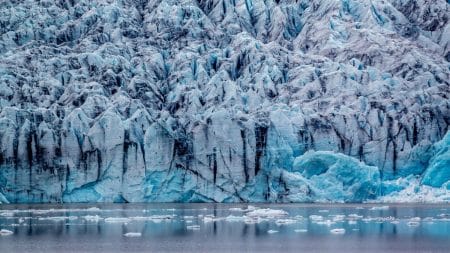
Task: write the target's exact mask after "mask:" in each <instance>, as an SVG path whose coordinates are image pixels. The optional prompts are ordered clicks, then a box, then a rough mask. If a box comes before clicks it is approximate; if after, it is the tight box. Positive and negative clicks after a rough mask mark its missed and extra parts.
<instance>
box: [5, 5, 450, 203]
mask: <svg viewBox="0 0 450 253" xmlns="http://www.w3.org/2000/svg"><path fill="white" fill-rule="evenodd" d="M449 18H450V4H449V2H448V0H447V1H446V0H79V1H74V0H41V1H34V0H23V1H1V2H0V203H48V202H52V203H59V202H121V203H124V202H367V201H369V202H370V201H374V202H398V201H401V202H404V201H406V202H407V201H415V202H424V201H425V202H426V201H435V202H449V201H450V131H449V130H450V127H449V126H450V23H449Z"/></svg>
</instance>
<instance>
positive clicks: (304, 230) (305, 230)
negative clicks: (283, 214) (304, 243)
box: [294, 229, 308, 233]
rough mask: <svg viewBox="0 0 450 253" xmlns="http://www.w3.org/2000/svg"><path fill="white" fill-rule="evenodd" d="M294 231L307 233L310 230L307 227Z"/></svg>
mask: <svg viewBox="0 0 450 253" xmlns="http://www.w3.org/2000/svg"><path fill="white" fill-rule="evenodd" d="M294 232H295V233H306V232H308V230H307V229H294Z"/></svg>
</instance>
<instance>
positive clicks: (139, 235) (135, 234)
mask: <svg viewBox="0 0 450 253" xmlns="http://www.w3.org/2000/svg"><path fill="white" fill-rule="evenodd" d="M124 236H125V237H141V236H142V234H141V233H139V232H129V233H126V234H124Z"/></svg>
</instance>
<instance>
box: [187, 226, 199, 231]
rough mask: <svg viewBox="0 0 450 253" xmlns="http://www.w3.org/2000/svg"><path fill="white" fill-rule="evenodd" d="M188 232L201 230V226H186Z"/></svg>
mask: <svg viewBox="0 0 450 253" xmlns="http://www.w3.org/2000/svg"><path fill="white" fill-rule="evenodd" d="M186 229H187V230H200V225H190V226H186Z"/></svg>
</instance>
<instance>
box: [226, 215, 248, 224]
mask: <svg viewBox="0 0 450 253" xmlns="http://www.w3.org/2000/svg"><path fill="white" fill-rule="evenodd" d="M244 220H245V217H244V216H234V215H228V216H227V217H225V221H228V222H240V221H244Z"/></svg>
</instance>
